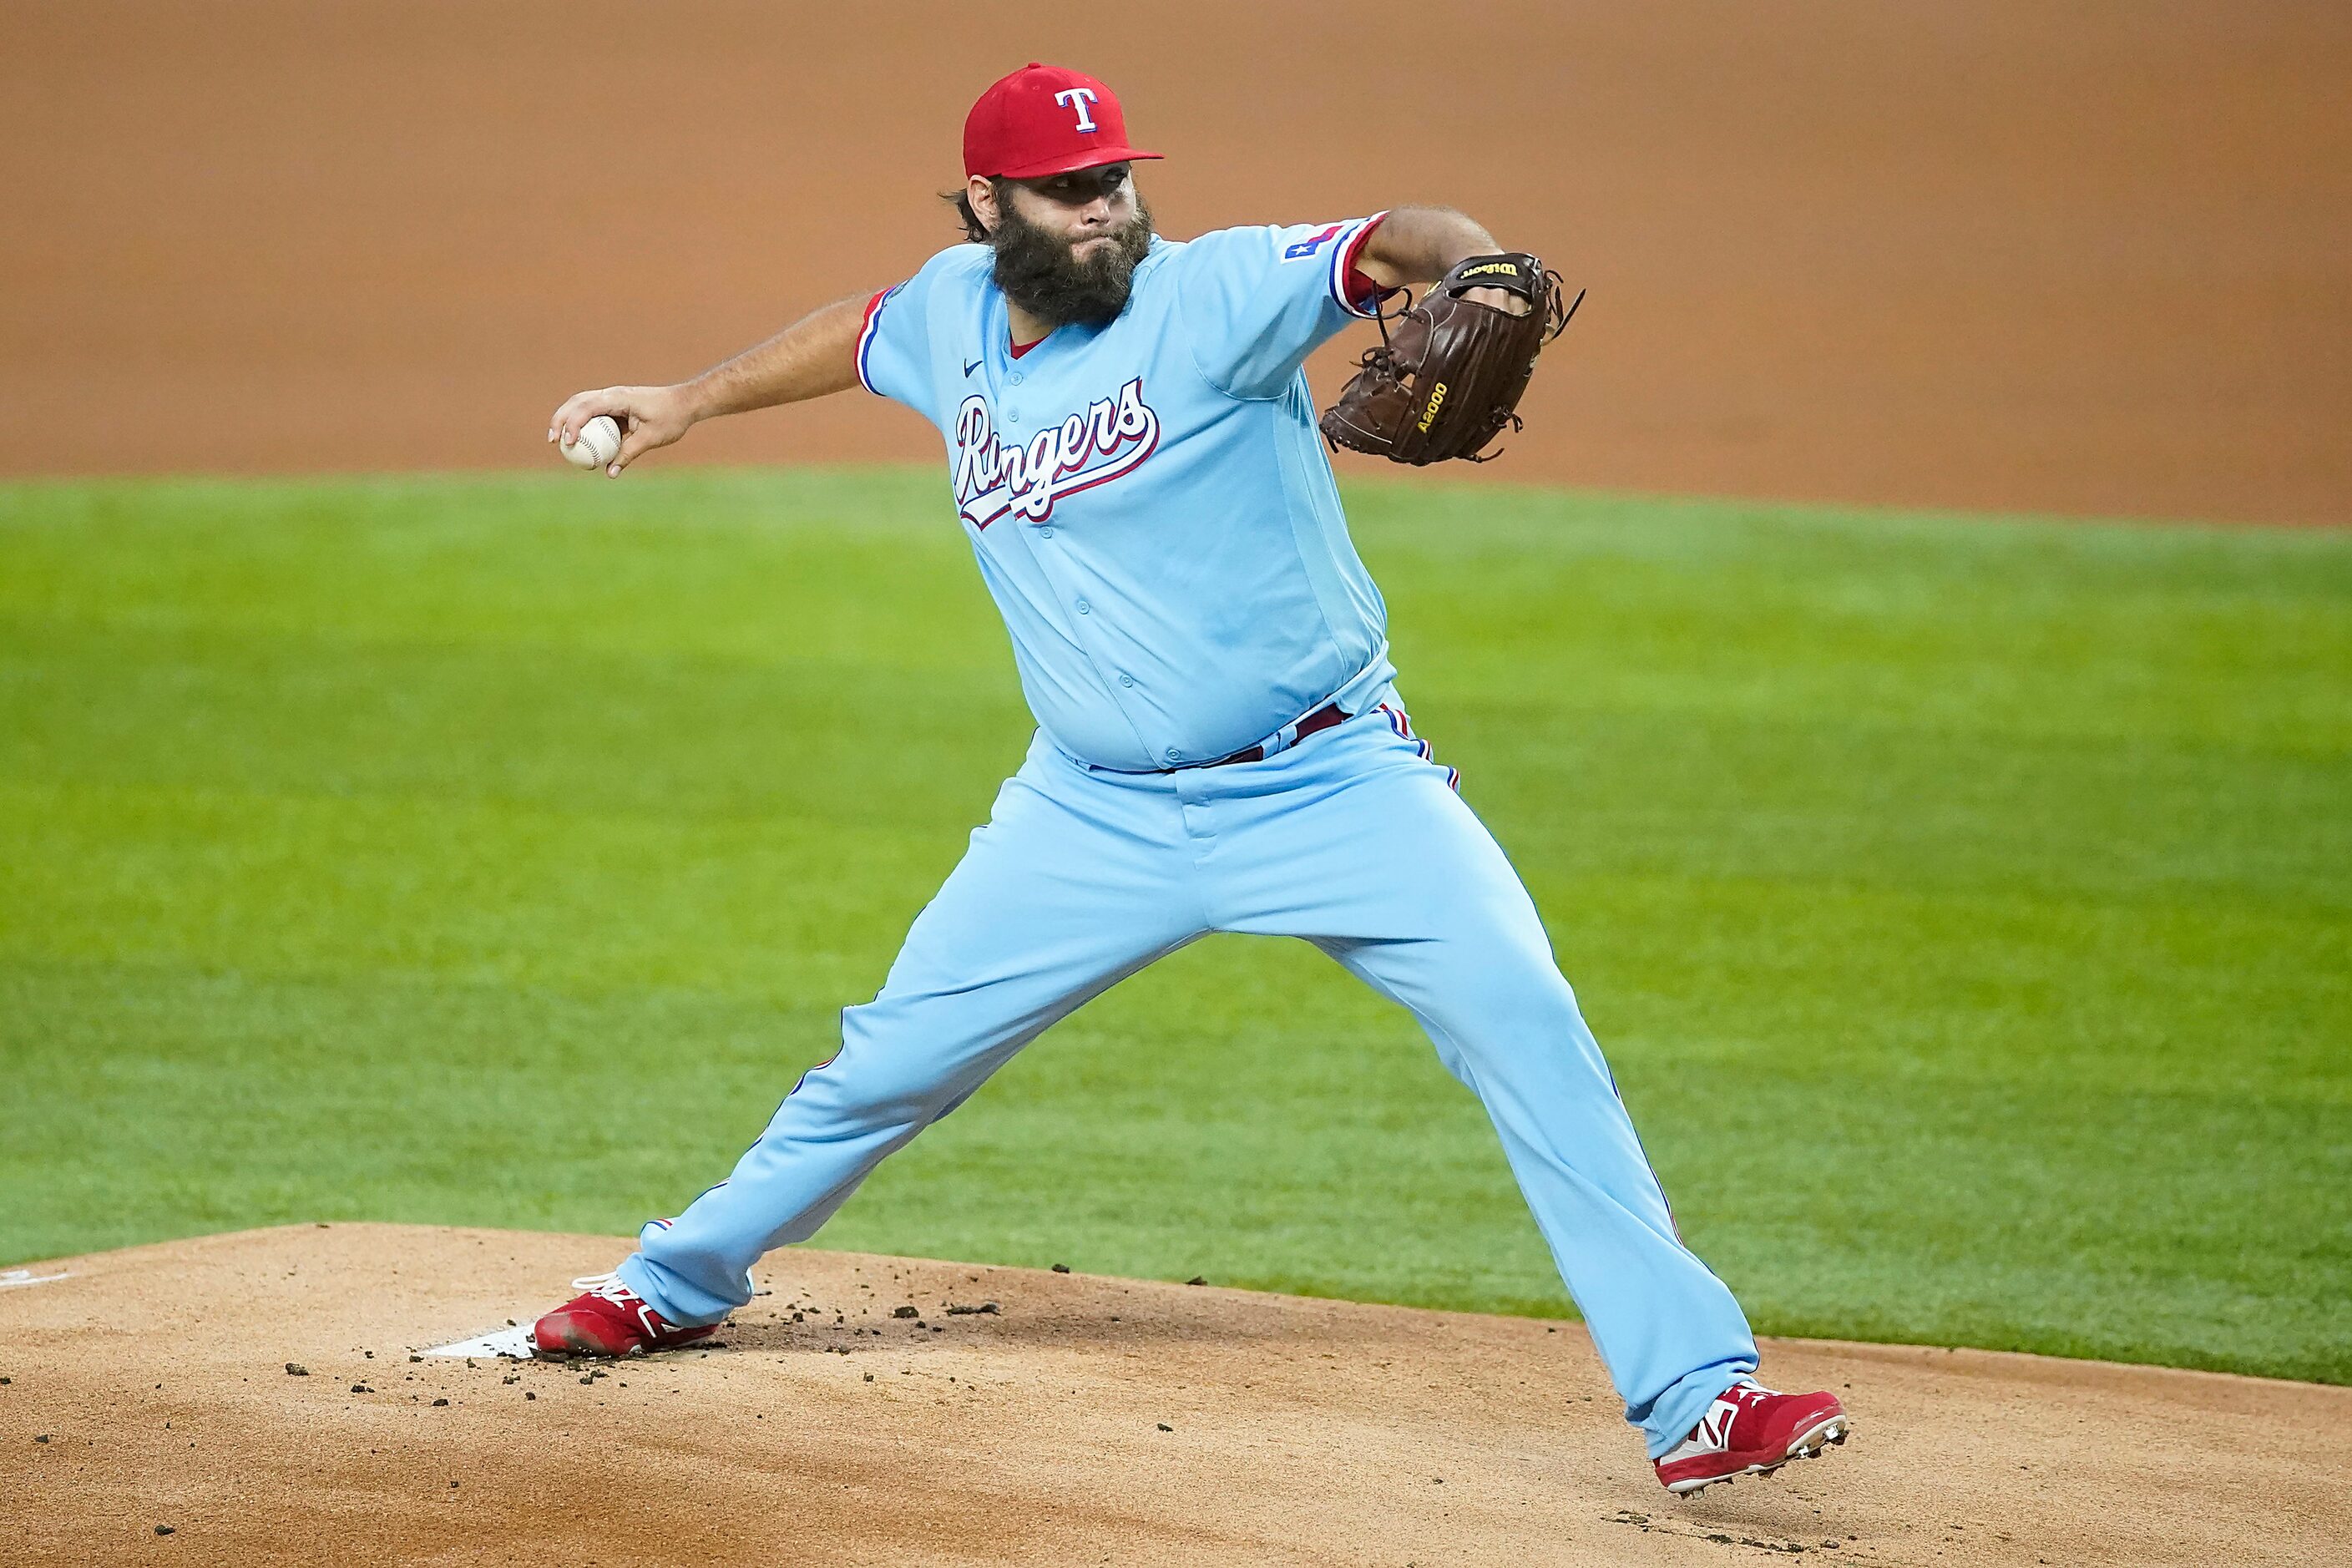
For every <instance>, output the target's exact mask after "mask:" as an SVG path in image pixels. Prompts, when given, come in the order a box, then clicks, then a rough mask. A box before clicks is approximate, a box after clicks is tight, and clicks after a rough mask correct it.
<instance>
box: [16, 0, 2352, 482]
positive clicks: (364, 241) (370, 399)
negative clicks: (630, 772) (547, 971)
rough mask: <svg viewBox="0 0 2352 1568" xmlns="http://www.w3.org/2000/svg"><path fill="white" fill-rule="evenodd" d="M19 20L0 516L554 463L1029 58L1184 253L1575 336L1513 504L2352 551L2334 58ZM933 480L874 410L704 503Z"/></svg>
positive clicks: (1907, 24)
mask: <svg viewBox="0 0 2352 1568" xmlns="http://www.w3.org/2000/svg"><path fill="white" fill-rule="evenodd" d="M0 15H5V46H0V131H5V135H6V141H7V146H8V149H9V152H8V156H7V163H6V169H7V173H6V176H5V189H6V191H7V218H6V221H5V223H0V279H6V283H7V287H6V288H5V290H0V364H4V365H5V375H0V420H5V428H6V429H7V431H8V436H9V438H8V440H7V441H6V442H5V444H4V445H0V473H11V474H32V473H98V472H115V471H141V472H146V471H159V470H180V469H214V470H221V471H228V472H254V471H268V470H288V469H320V468H325V469H383V468H415V467H430V468H448V467H457V468H472V467H503V466H513V465H519V464H535V463H540V462H543V461H545V460H546V454H545V453H544V452H543V450H541V448H540V447H539V446H538V442H539V438H540V437H541V433H542V432H543V430H544V428H545V426H544V418H545V416H546V414H547V412H548V410H549V409H550V408H551V406H552V405H554V404H555V402H556V401H557V400H558V399H559V398H560V397H561V396H562V395H564V394H565V393H567V392H569V391H571V390H573V389H574V388H576V387H578V386H580V385H582V384H603V383H604V382H607V381H614V380H651V379H668V378H672V377H675V376H677V375H681V374H687V373H689V372H691V371H693V370H696V369H698V368H699V367H701V366H702V365H703V364H705V363H709V362H710V361H712V360H714V359H716V358H718V357H719V356H721V355H723V354H724V353H728V352H729V351H730V350H732V349H734V348H736V347H738V346H740V345H741V344H743V343H744V342H748V341H750V340H751V339H753V338H755V337H757V336H759V335H761V334H762V333H764V332H765V331H768V330H770V329H772V327H774V326H777V325H779V324H781V323H782V321H785V320H787V319H789V318H790V317H791V316H793V314H795V313H796V312H798V311H799V310H801V309H803V308H804V307H806V306H809V305H812V304H814V303H817V302H819V301H822V300H826V299H829V298H833V297H836V296H839V295H842V294H845V293H847V292H849V291H851V290H853V289H865V288H870V287H873V286H876V285H878V284H884V283H887V282H890V281H893V280H895V279H898V277H901V276H903V275H904V274H905V273H907V272H908V270H910V269H911V268H913V267H914V266H915V265H916V264H917V263H918V262H919V260H920V259H921V258H923V257H924V256H925V255H926V254H927V253H928V252H929V251H930V250H931V249H933V248H935V247H937V246H939V245H940V244H941V243H943V242H946V241H948V240H950V238H952V237H953V235H952V231H951V229H950V226H949V224H948V222H947V221H946V215H945V214H944V212H943V211H942V210H941V209H940V206H939V205H938V204H937V203H936V201H935V200H934V199H933V198H934V195H935V193H937V192H938V191H940V190H941V189H942V188H945V187H946V186H948V185H950V184H952V183H953V182H954V180H955V178H956V176H957V174H958V173H959V169H958V163H957V152H958V146H959V142H958V137H959V130H960V126H961V117H962V114H963V111H964V109H965V107H966V106H967V105H968V104H969V102H970V101H971V98H972V96H973V95H974V93H975V92H976V91H977V90H978V89H980V88H981V87H982V85H984V84H985V83H986V82H988V81H989V80H990V79H992V78H994V77H995V76H997V75H998V74H1000V73H1001V72H1003V71H1004V70H1007V69H1009V68H1013V67H1016V66H1018V65H1020V64H1022V63H1023V62H1024V60H1026V59H1029V58H1051V59H1055V60H1058V61H1065V62H1067V63H1071V64H1075V65H1077V66H1079V67H1080V68H1085V69H1087V70H1091V71H1093V72H1095V73H1097V74H1099V75H1102V76H1105V77H1107V78H1108V79H1110V80H1111V81H1112V82H1113V83H1114V85H1116V86H1117V87H1118V89H1120V90H1121V91H1122V92H1123V93H1124V94H1125V96H1126V98H1127V100H1128V103H1129V111H1130V121H1131V123H1132V126H1133V128H1134V129H1135V131H1136V132H1137V134H1138V136H1139V138H1141V139H1142V140H1143V141H1144V142H1145V143H1146V144H1147V145H1150V146H1154V147H1157V148H1159V149H1160V150H1161V151H1164V152H1166V153H1168V154H1169V157H1168V160H1167V162H1166V163H1164V164H1161V165H1159V166H1156V167H1153V168H1151V169H1150V172H1149V174H1148V176H1147V184H1146V193H1147V195H1149V197H1150V199H1151V201H1152V202H1153V204H1154V205H1155V207H1156V209H1157V211H1158V213H1159V215H1160V220H1161V227H1162V230H1163V232H1166V233H1168V234H1170V235H1171V236H1179V237H1181V236H1184V235H1189V234H1192V233H1196V232H1198V231H1200V230H1202V229H1203V228H1207V227H1213V226H1220V225H1224V224H1229V223H1236V222H1245V221H1264V220H1286V221H1287V220H1308V219H1323V218H1329V217H1337V216H1347V215H1349V214H1353V213H1357V212H1361V211H1365V210H1369V209H1371V208H1374V207H1377V206H1380V205H1386V204H1391V203H1398V202H1405V201H1414V200H1433V201H1443V202H1450V203H1453V204H1454V205H1460V206H1462V207H1464V208H1465V209H1466V210H1468V211H1470V212H1471V213H1473V214H1474V215H1476V216H1479V217H1481V218H1483V219H1485V220H1486V222H1488V224H1489V225H1490V226H1492V227H1493V228H1494V229H1495V230H1496V233H1497V234H1498V235H1500V236H1502V237H1504V238H1505V240H1506V241H1507V243H1511V244H1517V245H1523V246H1527V247H1532V248H1536V249H1538V250H1539V251H1541V252H1542V253H1543V254H1544V255H1545V256H1546V257H1547V258H1549V259H1550V260H1551V261H1553V262H1554V263H1555V264H1556V265H1558V266H1559V268H1561V269H1562V270H1563V271H1565V272H1566V273H1567V274H1568V276H1569V279H1570V282H1571V283H1572V284H1578V285H1589V286H1590V287H1591V290H1592V293H1591V299H1590V300H1589V301H1588V303H1587V305H1586V307H1585V310H1584V312H1583V313H1582V314H1581V315H1580V318H1579V320H1578V321H1577V323H1576V325H1575V327H1574V329H1573V330H1572V335H1571V337H1570V339H1569V340H1568V341H1567V342H1566V343H1565V345H1564V349H1563V352H1562V353H1560V354H1559V356H1558V357H1557V359H1555V360H1554V361H1552V362H1550V363H1548V364H1547V366H1546V368H1545V370H1544V372H1543V374H1541V375H1540V376H1539V377H1538V383H1537V385H1536V387H1535V390H1534V393H1533V395H1532V397H1531V402H1530V406H1529V408H1528V413H1529V414H1530V416H1531V417H1532V420H1533V428H1532V429H1531V430H1530V432H1529V434H1528V436H1527V437H1524V438H1522V439H1521V440H1519V441H1518V442H1517V443H1515V445H1514V448H1513V449H1512V451H1511V452H1510V454H1509V456H1508V457H1507V458H1505V459H1504V460H1503V461H1502V462H1501V463H1500V464H1498V465H1496V467H1494V468H1490V469H1488V470H1486V476H1485V477H1486V478H1489V479H1513V480H1541V481H1547V482H1549V481H1560V482H1569V483H1575V484H1580V485H1591V486H1601V487H1612V488H1621V489H1640V490H1657V491H1675V492H1712V493H1731V494H1748V495H1761V496H1775V497H1789V498H1812V499H1844V500H1861V501H1870V502H1892V503H1902V504H1929V505H1948V506H1958V507H1971V508H2021V509H2036V510H2059V511H2067V512H2085V513H2118V514H2134V515H2159V516H2191V517H2214V518H2226V519H2252V520H2286V521H2332V522H2338V523H2341V522H2346V521H2352V439H2347V434H2352V199H2347V198H2348V197H2352V110H2347V98H2348V97H2352V95H2347V93H2346V92H2345V91H2344V83H2345V82H2346V81H2347V80H2352V9H2347V7H2344V6H2341V5H2320V4H2308V3H2306V4H2284V3H2280V0H2240V3H2233V4H2231V5H2214V4H2201V5H2183V4H2176V3H2166V0H2133V3H2129V4H2124V3H2112V0H2111V3H2105V4H2086V5H2063V6H2053V5H2043V4H2038V3H2032V0H1929V3H1922V4H1916V5H1885V4H1882V3H1880V0H1843V3H1824V0H1803V3H1794V4H1788V5H1778V4H1776V5H1754V4H1744V3H1734V0H1717V3H1713V4H1700V5H1692V4H1675V5H1655V4H1646V3H1636V0H1594V3H1591V4H1579V5H1564V4H1563V5H1528V6H1520V7H1516V8H1512V9H1507V10H1504V11H1499V12H1497V11H1491V10H1489V11H1477V10H1473V11H1464V12H1456V13H1449V12H1448V11H1447V10H1446V9H1445V8H1443V7H1431V6H1427V5H1399V4H1393V3H1391V0H1361V3H1359V4H1353V5H1347V6H1322V5H1299V4H1295V3H1282V0H1201V3H1198V4H1192V5H1185V6H1182V7H1174V6H1157V5H1153V6H1131V5H1122V6H1099V7H1093V8H1076V7H1069V6H1064V5H1045V4H1043V3H1040V0H1005V3H992V4H990V5H936V4H934V5H901V6H863V5H860V6H833V5H828V6H818V5H799V4H776V3H774V0H762V3H758V4H752V3H722V0H689V3H672V4H665V5H657V6H637V7H629V8H625V9H619V10H615V9H612V8H604V9H601V10H597V9H593V8H591V9H583V8H582V7H579V6H576V5H556V4H548V3H539V0H532V3H528V4H526V3H520V0H502V3H498V4H471V3H443V4H424V3H415V4H392V3H387V0H351V3H348V4H338V5H315V4H293V3H290V0H232V3H226V4H218V5H163V4H159V3H157V0H71V3H67V0H16V3H14V4H11V5H7V6H6V7H5V13H0ZM1339 363H1341V356H1340V354H1339V353H1338V352H1336V351H1334V352H1331V353H1327V354H1326V355H1325V356H1323V358H1322V359H1321V360H1320V361H1318V364H1317V366H1316V367H1315V374H1316V376H1317V380H1318V389H1319V390H1321V391H1323V392H1325V393H1326V394H1328V391H1329V390H1330V389H1331V387H1332V386H1334V385H1335V384H1336V380H1335V371H1336V369H1337V367H1338V366H1339ZM935 450H936V448H935V446H934V443H933V439H932V437H931V436H930V433H929V430H928V429H927V428H926V427H924V426H922V425H921V424H920V423H919V421H918V420H917V419H916V418H915V417H914V416H911V415H908V414H907V413H905V412H904V411H902V410H898V409H895V408H890V407H886V406H881V405H876V404H874V403H873V402H872V401H871V400H870V399H867V398H865V397H863V396H862V395H853V396H845V397H842V398H837V399H835V400H833V401H832V402H831V403H829V404H827V405H820V406H817V407H815V408H813V409H810V410H806V411H803V412H799V413H795V414H793V415H789V416H773V415H772V416H761V417H757V418H753V419H749V420H743V421H739V422H736V423H735V425H734V426H732V427H729V428H713V429H709V430H706V431H703V432H698V434H697V435H696V436H695V437H693V439H692V446H691V447H689V448H687V449H684V450H683V451H682V452H681V453H680V454H678V455H677V458H676V459H675V460H688V459H691V460H699V461H711V462H744V461H760V462H769V461H791V460H801V459H812V458H823V459H834V458H845V459H877V458H923V459H928V458H931V457H932V456H933V455H934V453H935ZM1344 468H1345V469H1346V470H1347V471H1373V470H1372V468H1371V466H1370V465H1367V464H1365V463H1363V462H1361V461H1360V460H1359V459H1355V458H1347V459H1345V460H1344ZM1469 472H1470V471H1469V470H1466V469H1464V468H1460V467H1459V466H1458V465H1457V466H1455V467H1454V468H1451V469H1449V470H1448V471H1447V476H1446V477H1448V478H1463V477H1467V476H1468V475H1469Z"/></svg>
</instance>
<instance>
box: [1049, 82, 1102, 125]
mask: <svg viewBox="0 0 2352 1568" xmlns="http://www.w3.org/2000/svg"><path fill="white" fill-rule="evenodd" d="M1094 100H1095V89H1093V88H1090V87H1073V88H1067V89H1064V90H1062V91H1060V92H1057V93H1055V95H1054V101H1055V103H1058V104H1060V105H1061V106H1062V107H1063V108H1065V109H1075V110H1077V111H1078V129H1079V130H1081V131H1092V130H1094V129H1096V126H1095V117H1094V116H1093V115H1091V114H1088V113H1087V105H1089V104H1091V103H1093V102H1094Z"/></svg>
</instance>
